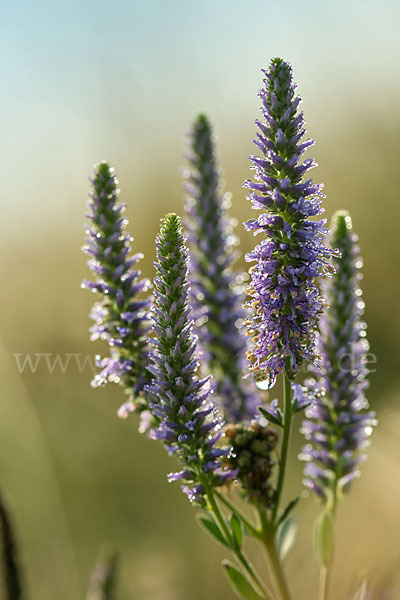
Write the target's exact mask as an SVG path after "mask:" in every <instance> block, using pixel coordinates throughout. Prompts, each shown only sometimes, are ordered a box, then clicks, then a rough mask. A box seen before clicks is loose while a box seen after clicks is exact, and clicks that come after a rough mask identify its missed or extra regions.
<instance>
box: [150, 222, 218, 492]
mask: <svg viewBox="0 0 400 600" xmlns="http://www.w3.org/2000/svg"><path fill="white" fill-rule="evenodd" d="M156 247H157V261H156V263H155V268H156V277H155V279H154V288H155V289H154V307H153V329H154V334H155V335H154V340H153V344H154V351H153V352H152V353H151V361H152V364H151V365H150V366H149V367H148V368H149V370H150V371H151V373H152V375H153V379H152V382H151V384H150V385H148V386H147V387H146V390H147V393H148V394H149V398H150V404H149V405H150V409H151V411H152V412H153V414H154V416H155V417H156V418H157V419H159V421H160V425H159V427H158V428H157V429H156V430H155V431H154V435H155V436H156V437H157V438H159V439H161V440H163V441H164V443H165V444H166V446H167V449H168V451H169V452H170V453H174V454H175V455H176V457H177V458H178V460H179V462H180V463H181V465H182V471H180V472H178V473H172V474H170V476H169V480H170V481H174V480H178V479H180V480H184V482H185V485H183V486H182V489H183V491H184V492H185V493H186V494H187V495H188V497H189V499H190V500H191V501H196V502H200V503H201V502H202V498H203V494H204V492H205V486H204V484H205V482H207V484H209V485H219V484H220V483H222V482H223V481H224V480H225V479H226V478H228V477H230V472H229V471H228V470H226V469H224V468H223V467H222V459H223V457H224V456H226V455H227V454H228V453H229V448H220V447H217V446H216V443H217V441H218V440H219V438H220V437H221V426H222V422H221V418H220V417H219V416H218V413H217V410H216V408H215V406H214V404H213V403H212V401H211V398H210V386H209V380H208V379H205V380H199V379H198V378H197V376H196V371H197V368H198V362H197V358H196V345H195V339H194V337H193V334H192V327H193V323H192V320H191V319H190V308H189V304H188V288H189V284H188V281H187V276H188V256H187V248H186V246H185V238H184V237H183V234H182V226H181V221H180V219H179V217H177V216H176V215H174V214H169V215H167V216H166V217H165V219H164V221H163V224H162V228H161V232H160V235H159V236H158V238H157V240H156Z"/></svg>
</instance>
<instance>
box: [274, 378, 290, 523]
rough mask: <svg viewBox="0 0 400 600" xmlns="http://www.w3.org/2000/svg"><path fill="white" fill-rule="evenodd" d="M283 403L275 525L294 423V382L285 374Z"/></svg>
mask: <svg viewBox="0 0 400 600" xmlns="http://www.w3.org/2000/svg"><path fill="white" fill-rule="evenodd" d="M283 382H284V387H283V403H284V424H283V437H282V446H281V458H280V463H279V475H278V483H277V487H276V495H275V506H274V509H273V512H272V522H273V523H275V521H276V517H277V514H278V510H279V505H280V500H281V495H282V489H283V483H284V480H285V473H286V464H287V457H288V449H289V439H290V430H291V423H292V381H291V379H289V377H288V376H287V375H286V374H285V373H284V374H283Z"/></svg>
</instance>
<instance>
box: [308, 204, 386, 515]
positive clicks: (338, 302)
mask: <svg viewBox="0 0 400 600" xmlns="http://www.w3.org/2000/svg"><path fill="white" fill-rule="evenodd" d="M331 231H332V233H331V240H330V241H331V246H332V248H338V249H339V250H340V252H341V255H342V257H341V258H339V256H337V257H336V258H335V259H334V262H335V268H336V273H335V274H334V275H333V277H332V278H331V279H329V280H328V281H326V282H325V285H324V286H323V292H324V296H325V298H326V301H327V303H328V308H327V310H326V312H325V314H324V316H323V318H322V319H321V333H320V335H319V337H318V342H317V349H318V352H319V354H320V355H321V371H320V377H319V380H318V382H317V383H316V382H313V381H312V382H311V388H312V387H314V388H315V387H317V388H319V391H320V395H319V397H318V398H317V400H316V401H315V403H313V404H312V405H311V406H309V407H308V408H307V409H306V417H307V419H306V420H305V421H304V423H303V426H302V432H303V433H304V435H305V437H306V439H307V441H308V443H307V445H306V446H305V448H304V449H303V453H302V455H301V457H302V458H303V459H304V460H307V461H309V462H308V463H307V465H306V468H305V483H306V485H307V486H308V487H309V488H311V489H312V490H314V491H315V492H316V493H317V494H318V495H319V496H320V497H321V498H322V500H323V502H324V503H326V504H327V505H328V507H329V508H330V509H333V508H334V507H335V504H336V501H337V499H338V498H340V496H341V494H342V492H344V491H346V490H347V489H348V487H349V484H350V483H351V481H352V480H353V479H354V478H355V477H357V476H358V474H359V471H358V466H359V464H360V463H361V462H362V461H363V459H364V458H365V455H363V453H362V450H363V448H365V447H366V445H367V440H368V437H369V435H370V434H371V433H372V428H373V426H374V425H375V424H376V421H375V415H374V413H373V412H370V411H368V402H367V400H366V398H365V389H366V388H367V387H368V379H367V376H368V369H367V352H368V349H369V346H368V342H367V340H366V337H365V335H366V332H365V329H366V325H365V323H364V322H363V320H362V316H363V313H364V302H363V301H362V299H361V289H360V286H359V284H360V279H361V273H360V268H361V265H362V261H361V258H360V250H359V247H358V244H357V241H358V239H357V236H356V235H355V234H354V233H353V232H352V223H351V219H350V216H349V215H348V213H347V212H345V211H340V212H338V213H336V214H335V216H334V218H333V221H332V229H331Z"/></svg>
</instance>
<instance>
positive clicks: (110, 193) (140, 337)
mask: <svg viewBox="0 0 400 600" xmlns="http://www.w3.org/2000/svg"><path fill="white" fill-rule="evenodd" d="M91 182H92V190H91V193H90V198H91V199H90V201H89V214H88V215H87V217H88V218H89V220H90V226H89V227H88V228H87V230H86V233H87V245H86V246H84V248H83V250H84V251H85V252H86V253H87V254H89V256H90V260H89V262H88V264H89V266H90V268H91V270H92V271H93V272H94V274H95V281H94V282H93V281H84V282H83V283H82V287H86V288H88V289H90V290H92V291H94V292H97V293H99V294H100V295H101V296H102V299H101V301H100V302H97V303H96V304H95V305H94V307H93V310H92V313H91V317H92V319H93V320H94V321H95V324H94V325H93V327H92V328H91V330H90V331H91V334H92V335H91V339H92V340H96V339H102V340H105V341H106V342H107V343H108V345H109V347H110V356H108V357H105V358H99V359H98V360H97V365H98V366H99V367H100V368H101V371H100V372H99V373H98V374H97V375H96V376H95V378H94V380H93V382H92V385H93V386H101V385H105V384H106V383H107V382H109V381H113V382H116V383H120V384H121V385H122V387H123V388H124V390H125V391H127V393H128V394H129V397H130V401H129V402H128V403H125V404H124V405H123V406H122V407H121V410H120V415H121V416H122V417H124V418H125V417H126V416H127V415H128V413H129V412H132V411H133V410H135V409H136V408H144V407H145V406H146V401H145V399H144V398H143V397H141V398H138V396H139V395H142V392H143V387H144V385H145V383H146V382H147V381H148V380H149V377H148V373H147V371H146V364H147V357H148V350H147V333H148V330H149V321H148V311H149V304H150V300H149V299H148V298H143V296H141V294H143V293H144V292H146V291H147V290H148V287H149V282H148V281H147V280H144V279H140V271H137V270H136V269H135V265H136V263H137V262H138V261H139V260H140V258H141V255H139V254H138V255H135V256H130V251H131V247H130V242H131V241H132V238H131V236H130V235H129V234H127V233H126V230H125V229H126V225H127V223H128V222H127V220H126V219H124V218H123V216H122V215H123V212H124V210H125V206H124V205H123V204H120V203H118V195H119V189H118V180H117V178H116V176H115V174H114V169H113V168H112V167H110V166H109V165H108V164H107V163H105V162H101V163H100V164H99V165H98V166H97V167H96V168H95V171H94V174H93V177H92V179H91ZM132 401H133V404H132Z"/></svg>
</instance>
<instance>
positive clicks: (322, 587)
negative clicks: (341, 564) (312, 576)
mask: <svg viewBox="0 0 400 600" xmlns="http://www.w3.org/2000/svg"><path fill="white" fill-rule="evenodd" d="M330 575H331V569H330V565H322V566H321V570H320V573H319V596H318V599H319V600H328V598H329V582H330Z"/></svg>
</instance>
